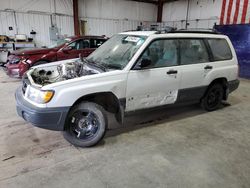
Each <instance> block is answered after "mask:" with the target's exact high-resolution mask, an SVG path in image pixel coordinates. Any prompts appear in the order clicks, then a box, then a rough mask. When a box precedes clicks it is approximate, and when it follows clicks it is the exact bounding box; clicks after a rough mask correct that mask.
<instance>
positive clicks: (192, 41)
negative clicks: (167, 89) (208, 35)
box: [178, 38, 213, 102]
mask: <svg viewBox="0 0 250 188" xmlns="http://www.w3.org/2000/svg"><path fill="white" fill-rule="evenodd" d="M179 44H180V65H181V72H182V79H181V83H180V92H179V96H178V102H187V101H193V100H199V99H200V98H201V97H202V96H203V94H204V92H205V90H206V87H207V86H206V85H204V82H205V79H206V77H207V75H208V74H209V72H210V71H212V69H213V66H212V65H211V62H210V58H211V57H210V56H209V52H208V48H207V46H206V43H205V41H204V40H203V39H199V38H187V39H180V40H179Z"/></svg>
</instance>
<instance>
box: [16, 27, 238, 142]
mask: <svg viewBox="0 0 250 188" xmlns="http://www.w3.org/2000/svg"><path fill="white" fill-rule="evenodd" d="M237 75H238V62H237V57H236V54H235V51H234V49H233V46H232V44H231V42H230V40H229V39H228V37H227V36H224V35H221V34H218V33H213V32H210V31H199V32H196V31H175V32H168V33H160V32H156V31H137V32H125V33H120V34H117V35H115V36H113V37H112V38H111V39H109V40H108V41H107V42H106V43H104V44H103V45H102V46H101V47H100V48H98V49H97V50H96V51H95V52H93V53H92V54H91V55H90V56H89V57H87V58H86V59H83V58H78V59H72V60H65V61H60V62H55V63H50V64H45V65H40V66H36V67H33V68H32V69H31V70H29V71H28V72H27V73H26V74H25V76H24V78H23V86H22V87H20V88H19V89H17V91H16V102H17V112H18V114H19V116H21V117H22V118H24V119H25V120H26V121H28V122H31V123H32V124H33V125H35V126H38V127H41V128H45V129H50V130H58V131H63V132H64V136H65V138H66V139H67V140H68V141H69V142H70V143H72V144H74V145H77V146H81V147H86V146H92V145H95V144H96V143H97V142H98V141H100V140H101V139H102V138H103V136H104V133H105V130H106V129H107V128H108V120H107V113H106V112H107V111H108V112H111V113H114V114H115V117H116V119H117V121H118V122H120V123H123V118H124V116H126V114H128V112H134V111H137V110H143V109H149V108H154V107H160V106H166V105H173V104H174V105H175V104H187V103H188V104H190V103H200V104H201V105H202V107H203V108H204V109H205V110H208V111H212V110H216V109H217V108H218V107H219V105H220V104H221V101H222V100H227V97H228V94H229V93H230V92H232V91H234V90H235V89H237V87H238V86H239V80H238V79H237Z"/></svg>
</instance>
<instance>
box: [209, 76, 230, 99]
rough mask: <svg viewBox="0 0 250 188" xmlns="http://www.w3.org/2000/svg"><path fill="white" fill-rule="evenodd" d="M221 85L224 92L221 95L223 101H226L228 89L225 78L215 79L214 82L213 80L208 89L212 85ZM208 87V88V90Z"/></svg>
mask: <svg viewBox="0 0 250 188" xmlns="http://www.w3.org/2000/svg"><path fill="white" fill-rule="evenodd" d="M217 83H218V84H221V85H222V87H223V90H224V94H223V100H226V99H227V88H228V82H227V79H226V78H216V79H215V80H213V81H212V82H211V83H210V84H209V87H211V86H212V85H214V84H217ZM209 87H208V88H209Z"/></svg>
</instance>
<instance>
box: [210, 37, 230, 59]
mask: <svg viewBox="0 0 250 188" xmlns="http://www.w3.org/2000/svg"><path fill="white" fill-rule="evenodd" d="M208 43H209V45H210V48H211V51H212V53H213V57H214V60H215V61H222V60H229V59H232V53H231V50H230V47H229V45H228V43H227V41H226V40H225V39H208Z"/></svg>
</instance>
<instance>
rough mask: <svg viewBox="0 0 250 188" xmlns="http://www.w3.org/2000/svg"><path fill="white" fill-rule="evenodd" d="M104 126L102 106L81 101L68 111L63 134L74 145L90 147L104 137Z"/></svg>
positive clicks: (105, 123)
mask: <svg viewBox="0 0 250 188" xmlns="http://www.w3.org/2000/svg"><path fill="white" fill-rule="evenodd" d="M106 127H107V115H106V112H105V110H104V108H103V107H102V106H100V105H98V104H96V103H93V102H82V103H80V104H79V105H76V106H75V107H73V108H72V110H71V111H70V112H69V115H68V118H67V121H66V125H65V131H64V132H63V136H64V138H65V139H66V140H67V141H68V142H69V143H71V144H73V145H75V146H79V147H90V146H94V145H96V144H97V143H98V142H99V141H100V140H101V139H102V138H103V137H104V134H105V131H106Z"/></svg>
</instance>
